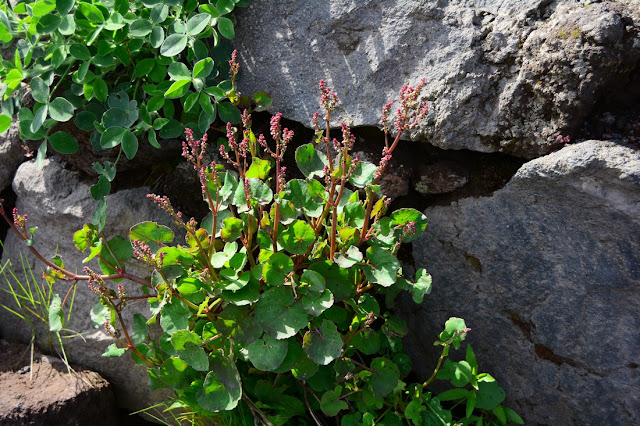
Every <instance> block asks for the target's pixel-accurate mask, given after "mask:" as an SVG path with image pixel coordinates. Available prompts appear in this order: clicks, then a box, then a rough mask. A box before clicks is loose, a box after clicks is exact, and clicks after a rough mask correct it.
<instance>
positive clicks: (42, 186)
mask: <svg viewBox="0 0 640 426" xmlns="http://www.w3.org/2000/svg"><path fill="white" fill-rule="evenodd" d="M80 177H81V176H79V174H78V173H77V172H74V171H72V170H69V168H68V166H67V165H66V163H64V162H63V161H61V160H59V159H57V158H55V157H54V158H51V159H47V160H45V163H44V167H43V169H42V170H38V169H37V168H36V166H35V161H29V162H26V163H23V164H22V165H21V166H20V168H19V169H18V171H17V172H16V176H15V179H14V181H13V190H14V192H15V193H16V195H17V201H16V206H17V208H18V210H19V211H20V213H22V214H24V213H27V214H28V224H27V225H28V226H29V227H31V226H37V227H38V230H37V231H36V233H35V243H34V247H36V248H37V249H38V251H40V253H42V254H43V255H44V256H45V257H46V258H49V259H50V258H51V257H52V256H53V255H54V254H55V253H58V254H60V255H61V256H62V259H63V261H64V263H65V266H66V268H67V269H69V270H78V271H79V272H82V268H83V266H85V265H87V266H89V267H90V268H92V269H93V270H95V271H99V270H100V268H99V266H98V264H97V262H96V261H95V259H94V260H92V261H90V262H88V263H87V264H83V263H82V260H83V259H84V258H85V257H86V256H87V253H81V252H79V251H78V250H77V249H76V248H75V246H74V243H73V233H74V232H75V231H76V230H78V229H81V228H82V226H83V225H84V224H85V223H87V222H90V221H91V217H92V215H93V213H94V211H95V208H96V203H97V202H96V201H94V200H93V199H92V198H91V195H90V192H89V186H90V184H91V183H92V182H87V183H85V182H82V181H81V180H79V179H80ZM147 192H148V188H144V187H142V188H136V189H131V190H123V191H119V192H117V193H115V194H111V195H108V196H107V209H108V210H107V212H108V214H107V217H108V219H107V226H106V228H105V231H104V234H105V235H106V236H107V238H111V237H113V236H115V235H121V236H123V237H124V238H125V239H128V232H129V228H130V227H131V226H133V225H134V224H136V223H138V222H141V221H143V220H151V221H156V222H159V223H162V224H166V225H169V224H170V222H171V221H170V218H169V216H168V215H167V214H165V212H164V211H162V210H161V209H159V208H158V207H156V206H155V205H154V204H153V203H152V202H151V201H150V200H148V199H147V198H146V194H147ZM21 252H22V253H24V254H25V255H26V259H27V263H28V265H30V266H31V268H32V269H33V271H34V274H35V275H36V276H39V275H40V272H39V271H40V270H41V269H43V265H42V264H41V263H40V262H39V261H38V260H37V259H35V257H34V256H32V255H31V254H30V253H28V252H27V250H26V247H24V244H23V243H22V242H20V241H19V240H18V239H17V237H16V236H15V235H14V234H13V233H12V232H10V233H9V235H8V236H7V239H6V241H5V252H4V254H3V264H4V262H6V261H7V260H8V259H11V260H12V263H13V265H14V269H16V270H18V271H17V272H18V276H19V277H22V274H21V272H20V270H21V265H20V253H21ZM122 284H123V285H124V286H125V289H126V291H127V293H128V294H130V295H131V296H134V295H139V294H142V293H141V290H140V285H139V284H135V283H131V282H126V281H125V282H122ZM67 288H68V287H67V286H65V285H64V283H60V282H58V283H56V284H55V291H56V292H58V293H60V295H61V297H64V294H65V293H66V292H67ZM96 302H97V296H96V295H95V293H93V292H91V291H90V290H89V289H88V288H87V285H86V283H85V282H79V283H78V286H77V291H76V295H75V300H74V309H73V312H72V315H71V322H70V324H68V326H67V328H69V329H71V330H74V331H77V332H80V333H82V334H83V337H84V338H85V339H86V342H85V341H83V340H82V339H71V340H70V341H69V349H70V350H69V354H70V359H71V361H72V362H76V363H78V364H81V365H84V366H87V367H88V368H91V369H93V370H95V371H98V372H99V373H100V374H102V375H103V376H104V377H106V378H107V379H108V380H109V381H110V382H111V383H112V384H113V385H114V388H115V391H116V394H117V396H118V402H119V404H121V405H123V406H125V407H127V408H130V409H141V408H145V407H148V406H149V405H152V403H153V402H154V401H157V399H158V398H162V395H158V394H152V393H150V391H149V389H148V387H147V373H146V370H145V369H144V368H143V367H141V366H138V365H135V364H134V363H133V361H132V360H131V357H130V356H129V355H128V354H126V355H124V356H122V357H121V358H105V357H102V353H103V352H104V350H105V349H106V347H107V346H109V345H110V344H112V343H114V340H113V339H112V338H111V337H110V336H108V335H107V334H105V333H104V330H103V328H100V329H95V328H94V327H93V325H92V323H91V319H90V316H89V311H90V309H91V308H92V307H93V305H94V304H95V303H96ZM0 303H4V304H7V305H9V306H11V305H12V303H13V302H12V300H11V299H10V297H8V296H7V295H5V294H4V293H2V294H1V295H0ZM136 312H144V313H145V314H147V315H148V313H149V307H148V305H147V304H146V303H138V304H131V306H128V307H127V308H126V309H124V310H123V316H124V318H125V321H126V322H127V323H129V324H130V323H131V321H132V317H133V314H134V313H136ZM0 331H1V332H2V334H3V335H4V336H7V337H10V338H12V339H13V338H19V339H21V340H23V341H28V340H30V338H31V335H30V330H29V329H28V327H25V323H24V322H21V321H20V320H18V319H17V318H15V317H14V316H13V315H11V314H10V313H8V312H6V311H5V310H2V311H0Z"/></svg>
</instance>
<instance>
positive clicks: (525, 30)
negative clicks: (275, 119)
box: [234, 0, 640, 158]
mask: <svg viewBox="0 0 640 426" xmlns="http://www.w3.org/2000/svg"><path fill="white" fill-rule="evenodd" d="M237 16H238V32H237V37H236V40H235V41H234V45H235V47H236V48H237V49H238V51H239V55H240V58H241V64H242V72H241V77H240V80H239V87H240V90H241V91H243V92H244V93H245V94H249V95H250V94H252V93H253V92H255V91H259V90H265V91H268V92H270V93H271V94H272V95H273V99H274V103H273V110H274V111H280V112H282V113H283V115H284V116H285V117H287V118H289V119H292V120H297V121H299V122H301V123H304V124H307V125H308V123H309V122H310V119H311V116H312V114H313V113H314V112H315V111H316V110H318V89H317V87H318V81H319V80H320V79H326V80H328V82H329V84H330V86H331V87H333V88H334V89H335V90H336V91H337V93H338V95H339V96H340V98H341V99H342V109H341V110H340V111H338V112H337V113H336V118H340V119H343V120H345V121H347V122H351V123H353V124H354V125H374V126H375V125H378V124H379V119H380V115H381V108H382V105H384V104H385V103H386V102H387V101H388V100H393V99H396V98H397V91H398V89H399V88H400V87H401V86H402V85H403V84H405V83H409V84H416V83H417V82H418V81H419V80H420V79H421V78H423V77H424V78H426V87H425V91H424V92H425V98H426V99H428V100H429V101H430V103H431V104H432V110H431V112H430V113H429V115H428V120H426V121H425V122H424V123H423V125H422V126H420V127H419V128H417V130H416V131H415V132H413V134H412V135H411V137H412V138H413V139H420V140H424V141H427V142H429V143H431V144H433V145H435V146H438V147H441V148H445V149H463V148H464V149H471V150H475V151H481V152H506V153H510V154H513V155H517V156H520V157H524V158H534V157H538V156H540V155H543V154H546V153H548V152H550V151H551V150H552V149H553V148H555V147H556V138H557V136H558V135H560V134H562V135H566V134H572V133H574V132H575V131H576V130H578V128H579V126H580V124H581V123H582V120H583V119H584V118H585V117H586V116H587V115H588V114H589V113H590V112H591V111H592V109H593V108H594V107H595V106H601V104H602V103H603V102H604V101H605V100H606V101H610V102H615V100H616V99H617V98H618V97H619V96H618V95H620V94H626V93H628V92H629V90H630V86H632V85H633V86H634V87H635V89H636V90H637V89H638V86H639V85H640V79H637V78H636V79H635V80H634V75H636V74H637V73H638V65H639V64H640V43H639V42H638V33H639V30H640V1H638V0H630V1H619V2H616V1H605V2H598V3H596V4H585V3H584V2H555V1H554V2H549V1H544V0H526V1H514V0H511V1H506V0H489V1H483V2H475V1H453V2H449V1H437V2H436V1H431V2H425V1H417V0H404V1H394V0H381V1H373V2H372V1H368V2H354V1H350V2H345V1H330V0H323V1H314V2H305V1H303V0H297V1H295V0H290V1H279V2H272V1H264V0H262V1H259V0H256V1H254V2H252V3H251V5H250V6H249V7H248V8H246V9H242V10H240V11H239V12H238V15H237Z"/></svg>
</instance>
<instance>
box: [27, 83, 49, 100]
mask: <svg viewBox="0 0 640 426" xmlns="http://www.w3.org/2000/svg"><path fill="white" fill-rule="evenodd" d="M31 96H33V99H34V100H35V101H36V102H40V103H41V104H46V103H47V102H49V86H47V84H46V83H45V82H44V80H42V79H41V78H40V77H33V78H32V79H31Z"/></svg>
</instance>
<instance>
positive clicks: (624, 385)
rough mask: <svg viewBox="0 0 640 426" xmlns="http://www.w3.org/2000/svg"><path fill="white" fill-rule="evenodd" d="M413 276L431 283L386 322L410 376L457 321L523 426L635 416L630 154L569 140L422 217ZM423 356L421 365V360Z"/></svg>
mask: <svg viewBox="0 0 640 426" xmlns="http://www.w3.org/2000/svg"><path fill="white" fill-rule="evenodd" d="M425 214H426V215H427V217H428V219H429V226H428V227H427V231H426V233H425V235H424V236H423V237H422V238H420V239H419V240H418V241H417V242H416V243H415V244H414V258H415V262H416V267H425V268H427V270H428V271H429V272H430V273H431V275H432V276H433V282H434V286H433V292H432V294H431V295H430V296H429V297H428V298H427V299H426V300H425V303H424V304H422V305H421V306H415V305H412V304H411V303H405V305H404V306H402V307H401V308H400V309H399V310H398V313H399V314H400V315H402V316H404V317H405V319H406V320H407V321H408V322H409V324H420V327H411V329H410V337H409V338H408V339H407V341H406V348H407V349H408V351H409V353H410V354H411V355H412V356H413V357H414V359H416V360H417V361H418V362H416V363H415V366H416V369H417V370H418V372H419V374H421V375H423V376H428V375H429V374H430V373H431V369H432V368H433V365H435V359H437V356H439V353H438V354H435V353H434V349H433V347H432V346H431V345H430V343H431V342H432V341H433V340H434V338H435V336H437V334H438V333H439V332H440V331H441V330H442V324H444V322H445V321H446V319H447V318H449V317H450V316H458V317H462V318H464V319H465V320H466V322H467V325H468V326H469V327H471V329H472V331H471V332H470V334H469V336H468V341H469V342H470V343H471V344H472V346H473V347H474V349H475V351H476V355H477V356H478V360H479V364H480V366H481V368H482V370H483V371H488V372H491V374H493V375H494V376H495V377H496V378H497V379H498V381H499V382H500V384H501V385H502V386H504V387H505V388H506V390H507V405H510V406H512V407H513V408H514V409H516V411H518V412H519V413H520V414H521V415H522V416H523V417H524V418H525V420H527V424H543V425H560V424H562V425H574V424H575V425H578V424H579V425H602V424H621V425H622V424H631V423H634V422H635V420H633V419H637V418H638V416H640V396H639V394H638V392H637V389H640V375H639V374H638V361H637V355H638V353H639V352H640V340H638V334H637V330H638V328H639V327H640V317H639V316H638V309H639V308H640V278H639V277H640V239H639V238H638V236H639V235H640V153H639V151H637V150H633V149H630V148H627V147H624V146H620V145H616V144H614V143H611V142H603V141H593V140H592V141H587V142H583V143H580V144H576V145H569V146H567V147H565V148H563V149H562V150H560V151H558V152H555V153H553V154H551V155H548V156H546V157H542V158H539V159H537V160H533V161H531V162H528V163H525V164H524V165H523V166H522V168H521V169H520V170H519V171H518V172H517V173H516V175H515V176H514V177H513V178H512V180H511V181H510V182H509V183H508V184H507V185H506V186H505V187H504V188H503V189H501V190H499V191H497V192H495V193H494V194H493V195H492V196H490V197H482V198H467V199H462V200H459V201H457V202H454V203H452V204H451V205H449V206H444V207H431V208H428V209H427V210H426V212H425ZM429 358H432V359H429Z"/></svg>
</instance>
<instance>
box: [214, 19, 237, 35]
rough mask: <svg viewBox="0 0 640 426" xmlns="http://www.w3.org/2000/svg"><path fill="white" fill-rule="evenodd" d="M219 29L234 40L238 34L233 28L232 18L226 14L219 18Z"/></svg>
mask: <svg viewBox="0 0 640 426" xmlns="http://www.w3.org/2000/svg"><path fill="white" fill-rule="evenodd" d="M218 31H220V34H222V36H223V37H225V38H228V39H229V40H233V38H234V37H235V36H236V32H235V30H234V29H233V22H231V19H229V18H226V17H224V16H222V17H220V18H218Z"/></svg>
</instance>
